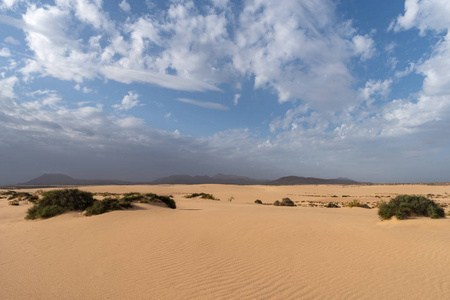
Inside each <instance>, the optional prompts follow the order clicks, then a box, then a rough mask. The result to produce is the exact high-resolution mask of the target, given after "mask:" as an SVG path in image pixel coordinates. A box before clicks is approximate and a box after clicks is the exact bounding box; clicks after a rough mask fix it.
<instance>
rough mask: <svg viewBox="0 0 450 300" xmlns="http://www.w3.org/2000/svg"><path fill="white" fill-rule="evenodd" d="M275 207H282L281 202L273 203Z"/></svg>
mask: <svg viewBox="0 0 450 300" xmlns="http://www.w3.org/2000/svg"><path fill="white" fill-rule="evenodd" d="M273 205H274V206H280V205H281V202H280V201H279V200H276V201H275V202H274V203H273Z"/></svg>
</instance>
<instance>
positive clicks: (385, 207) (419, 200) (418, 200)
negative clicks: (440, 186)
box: [378, 195, 445, 220]
mask: <svg viewBox="0 0 450 300" xmlns="http://www.w3.org/2000/svg"><path fill="white" fill-rule="evenodd" d="M378 215H379V216H380V218H381V219H382V220H389V219H391V218H392V217H393V216H396V217H397V219H399V220H403V219H406V218H408V217H410V216H412V215H416V216H424V217H430V218H432V219H438V218H443V217H445V212H444V209H443V208H442V207H441V206H440V205H439V204H437V203H436V202H434V201H433V200H430V199H428V198H425V197H424V196H416V195H399V196H397V197H395V198H393V199H391V200H390V201H389V203H386V202H384V203H381V204H380V206H379V209H378Z"/></svg>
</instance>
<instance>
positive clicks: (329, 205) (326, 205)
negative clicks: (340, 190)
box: [323, 202, 339, 208]
mask: <svg viewBox="0 0 450 300" xmlns="http://www.w3.org/2000/svg"><path fill="white" fill-rule="evenodd" d="M323 207H326V208H339V205H337V204H336V203H333V202H328V203H327V204H325V205H324V206H323Z"/></svg>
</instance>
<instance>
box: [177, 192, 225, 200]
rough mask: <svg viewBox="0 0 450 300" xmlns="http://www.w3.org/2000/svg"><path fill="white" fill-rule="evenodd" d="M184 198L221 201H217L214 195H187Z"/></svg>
mask: <svg viewBox="0 0 450 300" xmlns="http://www.w3.org/2000/svg"><path fill="white" fill-rule="evenodd" d="M184 197H185V198H188V199H189V198H201V199H209V200H219V199H216V198H215V197H214V195H212V194H206V193H193V194H189V195H186V196H184Z"/></svg>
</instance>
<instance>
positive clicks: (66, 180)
mask: <svg viewBox="0 0 450 300" xmlns="http://www.w3.org/2000/svg"><path fill="white" fill-rule="evenodd" d="M124 184H131V183H130V182H126V181H120V180H103V179H98V180H97V179H94V180H86V179H75V178H72V177H70V176H68V175H64V174H44V175H41V176H39V177H37V178H34V179H32V180H30V181H27V182H24V183H19V184H18V185H28V186H52V185H124Z"/></svg>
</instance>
